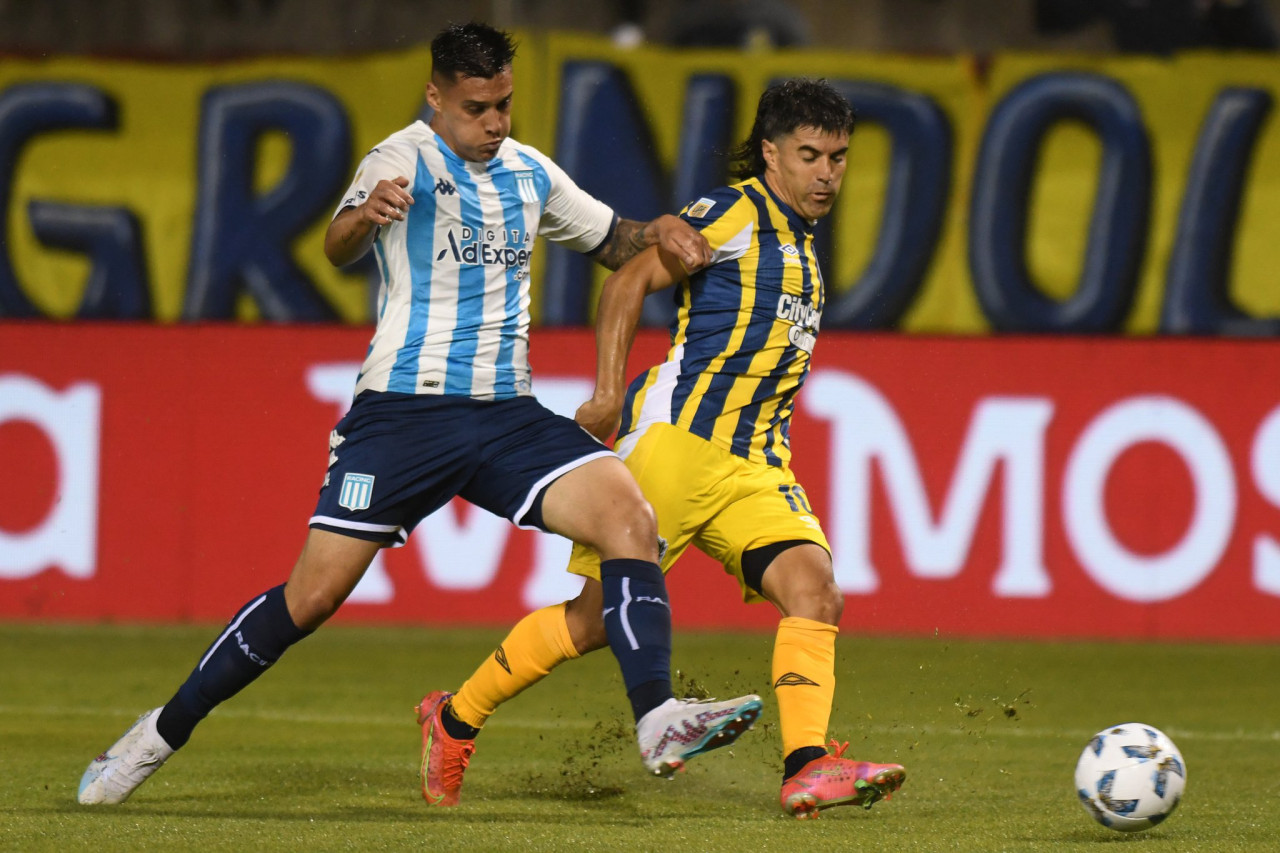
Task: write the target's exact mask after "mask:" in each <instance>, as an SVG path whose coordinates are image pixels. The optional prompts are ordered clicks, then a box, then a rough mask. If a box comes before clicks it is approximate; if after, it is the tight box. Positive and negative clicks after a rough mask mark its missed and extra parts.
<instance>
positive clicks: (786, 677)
mask: <svg viewBox="0 0 1280 853" xmlns="http://www.w3.org/2000/svg"><path fill="white" fill-rule="evenodd" d="M773 687H774V689H775V690H776V689H778V688H779V687H821V685H820V684H818V682H816V681H814V680H813V679H812V678H805V677H804V676H803V675H801V674H800V673H798V672H787V673H784V674H782V675H780V676H778V680H777V681H775V682H774V683H773Z"/></svg>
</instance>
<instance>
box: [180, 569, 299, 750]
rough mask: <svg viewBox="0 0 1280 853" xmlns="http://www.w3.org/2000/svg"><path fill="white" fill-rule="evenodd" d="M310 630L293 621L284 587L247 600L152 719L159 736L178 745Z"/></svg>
mask: <svg viewBox="0 0 1280 853" xmlns="http://www.w3.org/2000/svg"><path fill="white" fill-rule="evenodd" d="M310 633H311V632H310V631H303V630H301V629H300V628H298V626H296V625H294V624H293V619H291V618H290V616H289V608H288V606H287V605H286V604H285V601H284V586H283V585H281V586H277V587H274V588H272V589H269V590H267V591H266V592H265V593H263V594H262V595H260V596H258V597H257V598H255V599H254V600H253V601H250V602H249V603H248V604H246V605H245V606H244V607H243V608H241V610H240V612H239V613H237V614H236V615H235V618H234V619H232V620H231V622H230V624H228V625H227V627H226V629H225V630H224V631H223V632H222V634H221V635H219V636H218V639H217V640H215V641H214V643H213V645H212V646H210V647H209V649H208V650H207V651H206V652H205V653H204V656H203V657H202V658H201V659H200V663H199V664H197V666H196V668H195V669H193V670H192V671H191V675H189V676H187V680H186V681H185V682H184V683H183V685H182V686H181V687H179V688H178V692H177V693H176V694H174V697H173V698H172V699H170V700H169V702H168V704H166V705H165V706H164V710H162V711H161V712H160V717H159V719H157V720H156V728H157V729H158V730H159V732H160V736H161V737H162V738H164V739H165V742H166V743H168V744H169V746H171V747H173V748H174V749H178V748H180V747H182V746H183V745H184V744H186V742H187V740H188V739H189V738H190V737H191V732H192V730H193V729H195V727H196V725H197V724H198V723H199V722H200V721H201V720H203V719H204V718H205V717H207V716H208V715H209V712H210V711H212V710H213V709H214V707H215V706H216V705H218V704H219V703H220V702H225V701H226V700H228V699H230V698H231V697H232V696H234V695H236V694H237V693H239V692H240V690H241V689H243V688H244V687H245V686H247V685H248V684H249V683H250V682H251V681H253V680H254V679H255V678H257V677H258V676H259V675H261V674H262V673H263V672H265V671H266V670H267V668H268V667H269V666H271V665H272V664H273V663H275V662H276V661H277V660H279V658H280V655H282V654H284V652H285V649H287V648H289V647H290V646H292V645H293V644H294V643H296V642H298V641H299V640H301V639H302V638H303V637H305V636H307V635H308V634H310Z"/></svg>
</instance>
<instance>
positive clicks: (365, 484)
mask: <svg viewBox="0 0 1280 853" xmlns="http://www.w3.org/2000/svg"><path fill="white" fill-rule="evenodd" d="M372 500H373V475H372V474H344V475H343V476H342V491H341V492H340V493H339V494H338V506H340V507H343V508H345V509H349V510H351V511H352V512H359V511H360V510H362V509H368V508H369V503H370V502H371V501H372Z"/></svg>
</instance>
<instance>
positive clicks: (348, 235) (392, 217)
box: [324, 176, 413, 267]
mask: <svg viewBox="0 0 1280 853" xmlns="http://www.w3.org/2000/svg"><path fill="white" fill-rule="evenodd" d="M408 186H409V179H408V178H406V177H404V176H400V177H398V178H396V179H395V180H392V181H387V180H383V181H378V185H377V186H375V187H374V188H373V192H371V193H369V197H368V198H367V199H365V200H364V202H363V203H361V204H357V205H356V206H355V207H348V208H347V209H346V210H344V211H342V212H341V213H339V214H338V215H337V216H335V217H334V218H333V221H332V222H330V223H329V230H328V231H326V232H325V235H324V254H325V257H326V258H328V259H329V263H331V264H333V265H334V266H335V267H342V266H346V265H347V264H349V263H352V262H354V261H358V260H359V259H360V258H361V257H363V256H364V253H365V252H367V251H369V247H370V246H372V245H373V241H374V238H375V237H377V236H378V229H379V228H381V227H382V226H383V225H390V224H391V223H392V222H394V221H397V220H400V221H402V220H403V219H404V217H405V214H406V213H407V212H408V211H409V206H410V205H411V204H413V196H411V195H410V194H409V190H408V189H407V187H408Z"/></svg>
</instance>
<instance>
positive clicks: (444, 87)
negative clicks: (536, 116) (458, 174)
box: [427, 67, 512, 163]
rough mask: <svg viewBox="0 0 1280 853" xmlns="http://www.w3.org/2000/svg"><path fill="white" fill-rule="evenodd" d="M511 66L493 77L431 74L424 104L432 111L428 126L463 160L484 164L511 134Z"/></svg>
mask: <svg viewBox="0 0 1280 853" xmlns="http://www.w3.org/2000/svg"><path fill="white" fill-rule="evenodd" d="M511 91H512V83H511V69H510V68H509V67H508V68H504V69H502V71H501V72H499V73H498V74H496V75H495V76H493V77H459V78H458V79H457V80H450V79H448V78H447V77H444V76H443V75H433V76H432V78H431V82H430V83H428V84H427V103H428V104H429V105H430V106H431V109H433V110H435V115H434V116H432V117H431V129H432V130H434V131H435V132H436V133H438V134H440V138H441V139H443V140H444V141H445V143H446V144H447V145H448V146H449V148H451V149H452V150H453V153H455V154H457V155H458V156H459V157H461V158H462V159H463V160H472V161H475V162H477V163H485V162H488V161H489V160H492V159H493V156H494V155H495V154H497V153H498V146H499V145H501V144H502V140H504V139H506V138H507V137H508V136H509V135H510V134H511Z"/></svg>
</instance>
